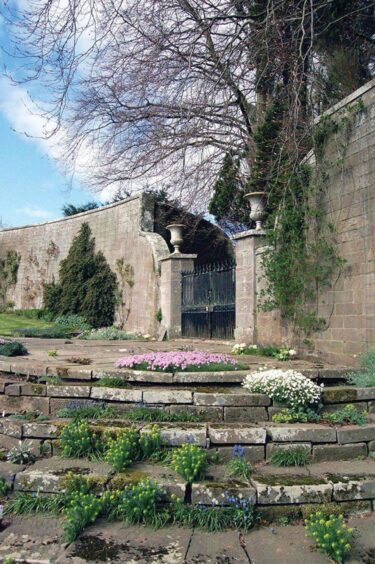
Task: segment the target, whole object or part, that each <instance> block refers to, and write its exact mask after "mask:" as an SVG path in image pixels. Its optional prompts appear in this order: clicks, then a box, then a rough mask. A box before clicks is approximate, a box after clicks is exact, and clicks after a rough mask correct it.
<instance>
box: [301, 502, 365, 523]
mask: <svg viewBox="0 0 375 564" xmlns="http://www.w3.org/2000/svg"><path fill="white" fill-rule="evenodd" d="M371 509H372V508H371V501H362V500H361V501H344V502H341V503H338V502H334V501H332V502H329V503H324V504H322V505H316V504H315V503H309V504H306V505H301V511H302V517H303V518H304V519H308V518H309V517H311V515H313V514H314V513H316V512H317V511H321V512H322V513H324V515H341V514H342V515H349V514H350V513H361V512H363V511H371Z"/></svg>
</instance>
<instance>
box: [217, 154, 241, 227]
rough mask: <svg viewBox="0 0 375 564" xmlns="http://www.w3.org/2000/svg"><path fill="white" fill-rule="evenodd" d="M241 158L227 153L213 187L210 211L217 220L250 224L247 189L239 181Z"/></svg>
mask: <svg viewBox="0 0 375 564" xmlns="http://www.w3.org/2000/svg"><path fill="white" fill-rule="evenodd" d="M238 177H239V159H238V157H236V156H234V155H232V154H231V153H227V154H226V155H225V157H224V161H223V165H222V167H221V170H220V172H219V175H218V179H217V181H216V182H215V184H214V187H213V195H212V198H211V201H210V203H209V206H208V211H209V212H210V213H212V214H213V215H214V216H215V217H216V219H217V220H219V221H226V222H231V223H240V224H242V225H245V226H246V225H248V224H249V206H248V203H247V201H246V200H245V197H244V196H245V190H244V188H243V187H241V186H240V184H239V181H238Z"/></svg>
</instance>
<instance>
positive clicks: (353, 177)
mask: <svg viewBox="0 0 375 564" xmlns="http://www.w3.org/2000/svg"><path fill="white" fill-rule="evenodd" d="M358 102H360V106H359V104H358ZM362 105H363V109H361V106H362ZM350 108H359V111H358V110H356V111H353V110H352V112H351V111H350ZM327 114H328V115H330V116H331V118H332V119H333V120H335V121H337V122H340V120H341V121H342V119H343V117H344V119H347V118H349V119H350V121H351V126H350V128H349V130H348V128H342V129H341V131H339V132H338V133H337V134H334V135H331V136H330V137H329V138H328V141H327V145H326V150H325V157H324V158H325V159H326V160H327V161H328V167H327V173H328V179H327V192H326V202H325V207H326V210H327V219H328V221H329V222H331V223H332V224H333V225H334V227H335V231H336V236H337V245H338V253H339V255H340V256H341V257H342V258H344V259H345V261H346V263H345V265H344V267H343V268H342V270H341V272H340V273H338V276H337V277H336V278H335V279H333V280H332V287H331V288H328V289H325V290H324V291H322V292H321V293H320V295H319V299H318V314H319V316H321V317H324V318H325V319H326V320H327V323H328V327H327V329H326V330H324V331H322V332H320V333H317V334H316V335H314V336H313V337H312V341H313V345H314V349H315V350H314V353H315V354H318V355H320V356H322V357H324V358H325V359H326V360H329V361H332V362H342V363H354V362H355V358H356V356H355V355H358V354H360V353H361V352H363V351H365V350H367V349H369V348H375V80H372V81H370V82H369V83H367V84H366V85H365V86H363V87H362V88H360V89H359V90H357V91H356V92H354V93H353V94H351V95H350V96H348V97H347V98H345V99H344V100H342V101H341V102H340V103H338V104H336V105H335V106H334V107H333V108H331V109H330V110H329V111H328V112H326V115H327ZM345 116H346V117H345ZM310 162H311V163H312V164H313V162H314V161H313V157H311V158H310ZM260 263H261V249H258V251H257V258H256V264H257V268H256V270H257V274H258V276H259V274H260V270H261V267H260ZM257 290H258V293H259V287H258V289H257ZM256 334H257V340H258V342H260V343H263V344H266V343H268V344H270V343H280V342H288V341H289V343H290V342H291V336H290V334H288V328H287V327H286V326H284V325H283V323H282V321H281V320H280V318H279V315H278V313H277V312H272V313H262V312H261V311H257V313H256Z"/></svg>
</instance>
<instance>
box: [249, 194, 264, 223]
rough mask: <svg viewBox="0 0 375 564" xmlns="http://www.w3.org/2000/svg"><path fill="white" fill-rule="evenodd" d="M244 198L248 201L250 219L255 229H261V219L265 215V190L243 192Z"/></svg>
mask: <svg viewBox="0 0 375 564" xmlns="http://www.w3.org/2000/svg"><path fill="white" fill-rule="evenodd" d="M245 198H246V199H247V200H249V203H250V208H251V211H250V219H252V220H253V221H255V229H256V230H257V231H260V230H261V229H262V220H263V219H264V217H265V215H266V214H265V209H264V207H265V206H264V204H265V199H266V192H249V193H248V194H245Z"/></svg>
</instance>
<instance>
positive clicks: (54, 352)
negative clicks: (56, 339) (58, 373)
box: [47, 349, 58, 357]
mask: <svg viewBox="0 0 375 564" xmlns="http://www.w3.org/2000/svg"><path fill="white" fill-rule="evenodd" d="M57 354H58V353H57V350H56V349H50V350H49V351H47V356H51V357H56V356H57Z"/></svg>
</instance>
